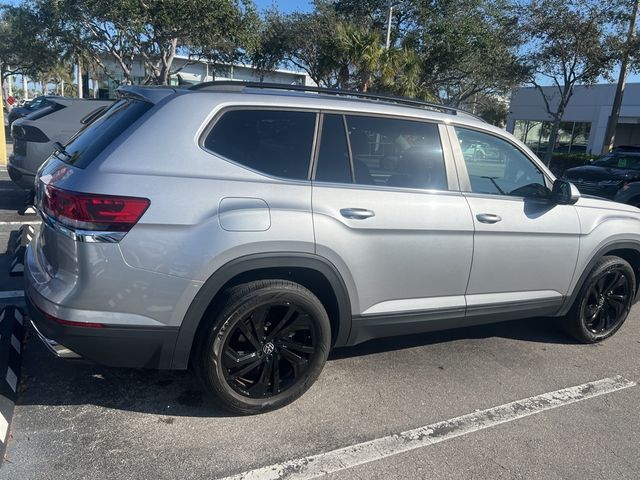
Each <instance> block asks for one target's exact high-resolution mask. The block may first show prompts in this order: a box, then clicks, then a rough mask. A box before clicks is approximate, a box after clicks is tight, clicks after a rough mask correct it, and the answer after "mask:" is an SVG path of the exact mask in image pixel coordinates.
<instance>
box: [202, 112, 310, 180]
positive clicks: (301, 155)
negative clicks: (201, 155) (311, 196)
mask: <svg viewBox="0 0 640 480" xmlns="http://www.w3.org/2000/svg"><path fill="white" fill-rule="evenodd" d="M315 122H316V114H315V113H311V112H295V111H283V110H281V111H278V110H232V111H229V112H227V113H225V114H223V115H222V117H221V118H220V119H219V120H218V121H217V122H216V123H215V125H214V126H213V128H212V129H211V132H210V133H209V135H208V136H207V138H206V139H205V141H204V146H205V148H206V149H208V150H211V151H212V152H214V153H216V154H218V155H221V156H223V157H225V158H228V159H229V160H232V161H234V162H237V163H239V164H241V165H244V166H246V167H249V168H252V169H254V170H258V171H260V172H263V173H266V174H268V175H274V176H276V177H283V178H291V179H297V180H303V179H307V178H308V172H309V162H310V160H311V148H312V145H313V135H314V130H315Z"/></svg>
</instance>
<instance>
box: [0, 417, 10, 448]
mask: <svg viewBox="0 0 640 480" xmlns="http://www.w3.org/2000/svg"><path fill="white" fill-rule="evenodd" d="M7 430H9V422H7V419H6V418H4V415H3V414H2V413H0V441H1V442H2V443H6V442H7Z"/></svg>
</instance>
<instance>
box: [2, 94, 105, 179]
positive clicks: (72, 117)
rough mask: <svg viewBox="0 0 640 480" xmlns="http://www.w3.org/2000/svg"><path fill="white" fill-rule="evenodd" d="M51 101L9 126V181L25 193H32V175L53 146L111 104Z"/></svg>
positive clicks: (87, 100) (89, 101) (62, 141)
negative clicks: (10, 151) (10, 148)
mask: <svg viewBox="0 0 640 480" xmlns="http://www.w3.org/2000/svg"><path fill="white" fill-rule="evenodd" d="M52 98H53V99H50V102H52V103H54V105H50V106H47V107H45V108H42V109H40V110H37V111H35V112H33V113H31V114H30V115H27V116H26V117H23V118H20V119H18V120H16V121H15V122H14V123H13V125H12V126H11V136H12V137H13V153H12V154H11V156H10V157H9V162H8V164H7V170H8V172H9V176H10V177H11V180H13V182H14V183H15V184H17V185H18V186H20V187H21V188H24V189H26V190H33V189H34V183H33V182H34V178H35V175H36V172H37V171H38V168H40V165H42V164H43V163H44V161H45V160H46V159H47V158H48V157H49V155H51V153H53V151H54V149H55V144H56V143H57V142H59V143H65V142H66V141H67V140H68V139H69V138H70V137H71V136H72V135H73V134H74V133H76V132H77V131H78V130H80V129H81V128H82V127H83V126H84V125H86V124H88V123H91V122H92V121H93V120H95V119H96V118H97V117H98V116H100V114H101V113H102V111H103V110H105V109H106V107H108V106H109V105H111V104H112V103H113V101H112V100H89V99H80V98H64V97H58V98H55V97H52Z"/></svg>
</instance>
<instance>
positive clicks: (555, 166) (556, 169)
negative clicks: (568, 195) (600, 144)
mask: <svg viewBox="0 0 640 480" xmlns="http://www.w3.org/2000/svg"><path fill="white" fill-rule="evenodd" d="M595 158H597V155H590V154H588V153H554V154H553V157H552V158H551V165H549V168H550V169H551V171H552V172H553V174H554V175H556V176H558V177H559V176H560V175H562V174H563V173H564V171H565V170H567V169H568V168H571V167H578V166H580V165H587V164H589V163H591V162H592V161H593V160H594V159H595Z"/></svg>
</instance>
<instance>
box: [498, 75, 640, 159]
mask: <svg viewBox="0 0 640 480" xmlns="http://www.w3.org/2000/svg"><path fill="white" fill-rule="evenodd" d="M544 89H545V91H546V92H549V93H548V94H547V96H548V97H550V96H551V95H552V92H553V91H554V89H555V87H544ZM615 91H616V85H615V84H600V85H593V86H577V87H575V89H574V93H573V96H572V97H571V100H569V104H568V105H567V108H566V110H565V113H564V116H563V117H562V120H563V122H562V124H561V131H560V135H559V137H558V143H557V146H556V148H555V151H556V152H559V153H561V152H567V153H569V152H582V153H592V154H594V155H597V154H600V153H601V152H602V148H603V144H604V142H605V139H604V137H605V135H606V129H607V121H608V119H609V116H610V115H611V107H612V105H613V98H614V96H615ZM556 102H557V100H556ZM552 105H553V103H552ZM509 110H510V111H509V116H508V118H507V130H508V131H509V132H511V133H513V134H514V135H515V136H516V137H518V138H519V139H520V140H522V141H523V142H525V143H526V144H527V145H528V146H529V147H530V148H531V149H532V150H533V151H535V152H536V153H538V154H539V155H541V154H543V153H544V152H545V150H546V149H547V144H548V142H549V130H550V125H551V117H550V116H549V115H548V114H547V111H546V109H545V105H544V101H543V99H542V95H541V93H540V92H539V91H538V90H536V89H535V88H534V87H526V88H520V89H518V90H515V91H514V92H513V94H512V95H511V104H510V108H509ZM629 144H640V83H630V84H627V86H626V88H625V92H624V98H623V102H622V109H621V111H620V119H619V120H618V128H617V130H616V138H615V145H629Z"/></svg>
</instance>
